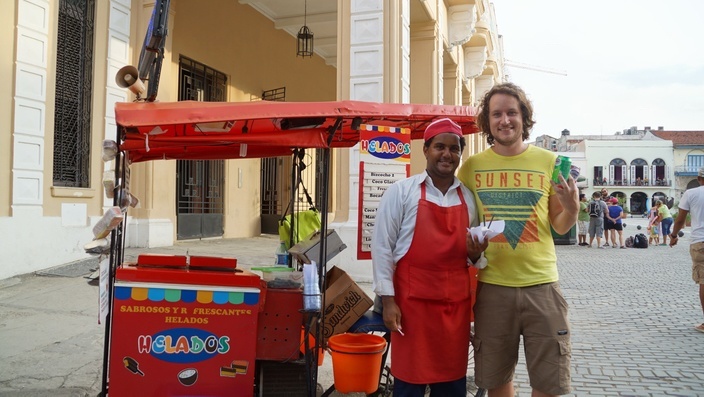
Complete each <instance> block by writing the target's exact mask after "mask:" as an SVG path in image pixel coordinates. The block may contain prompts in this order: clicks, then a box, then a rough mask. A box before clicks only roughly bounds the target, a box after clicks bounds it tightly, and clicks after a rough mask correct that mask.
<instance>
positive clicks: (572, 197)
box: [550, 174, 579, 214]
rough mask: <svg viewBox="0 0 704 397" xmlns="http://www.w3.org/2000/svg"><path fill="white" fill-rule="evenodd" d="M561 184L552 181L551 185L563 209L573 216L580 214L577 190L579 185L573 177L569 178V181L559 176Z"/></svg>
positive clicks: (569, 176)
mask: <svg viewBox="0 0 704 397" xmlns="http://www.w3.org/2000/svg"><path fill="white" fill-rule="evenodd" d="M559 178H560V183H555V181H553V180H552V179H551V180H550V183H551V184H552V189H553V190H554V191H555V195H556V196H557V199H558V200H559V201H560V204H562V209H563V210H564V211H567V212H568V213H571V214H578V213H579V189H577V184H576V183H575V181H574V178H572V176H571V175H568V176H567V179H565V177H563V176H562V174H560V175H559Z"/></svg>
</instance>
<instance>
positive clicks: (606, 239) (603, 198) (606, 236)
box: [601, 188, 611, 247]
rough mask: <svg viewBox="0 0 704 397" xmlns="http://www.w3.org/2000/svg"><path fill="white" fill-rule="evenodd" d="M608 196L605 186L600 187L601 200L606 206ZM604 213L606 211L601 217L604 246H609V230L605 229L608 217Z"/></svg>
mask: <svg viewBox="0 0 704 397" xmlns="http://www.w3.org/2000/svg"><path fill="white" fill-rule="evenodd" d="M610 198H611V196H609V191H608V190H606V188H602V189H601V202H602V203H604V205H605V206H608V204H609V199H610ZM606 213H607V211H604V216H603V218H604V223H603V224H604V230H605V233H604V247H608V246H609V231H608V229H606V225H607V224H608V222H609V219H608V218H607V217H606Z"/></svg>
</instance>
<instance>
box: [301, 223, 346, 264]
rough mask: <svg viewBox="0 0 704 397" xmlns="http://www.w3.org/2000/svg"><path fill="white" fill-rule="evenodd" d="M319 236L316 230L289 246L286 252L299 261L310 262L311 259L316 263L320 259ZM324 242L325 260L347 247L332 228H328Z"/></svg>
mask: <svg viewBox="0 0 704 397" xmlns="http://www.w3.org/2000/svg"><path fill="white" fill-rule="evenodd" d="M320 236H321V233H320V231H317V232H315V233H313V234H312V235H311V236H310V237H308V238H307V239H305V240H303V241H300V242H299V243H298V244H296V245H294V246H293V247H291V248H290V249H289V250H288V252H289V253H290V254H291V255H293V257H294V258H296V259H297V260H298V261H299V262H301V263H311V261H315V262H316V263H317V262H319V261H320ZM325 243H326V244H327V246H326V247H327V250H326V251H327V260H330V259H331V258H334V257H335V255H337V254H339V253H340V252H342V250H344V249H345V248H347V246H346V245H345V244H344V243H343V242H342V240H341V239H340V236H338V235H337V232H336V231H334V230H332V229H328V235H327V239H326V241H325Z"/></svg>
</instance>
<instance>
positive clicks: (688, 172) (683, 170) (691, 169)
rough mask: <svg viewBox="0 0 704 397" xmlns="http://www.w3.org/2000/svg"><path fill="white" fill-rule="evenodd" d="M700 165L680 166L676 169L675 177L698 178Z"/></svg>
mask: <svg viewBox="0 0 704 397" xmlns="http://www.w3.org/2000/svg"><path fill="white" fill-rule="evenodd" d="M700 168H702V166H700V165H678V166H677V167H675V176H697V173H698V172H699V169H700Z"/></svg>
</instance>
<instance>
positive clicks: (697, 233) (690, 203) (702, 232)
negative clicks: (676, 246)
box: [678, 186, 704, 244]
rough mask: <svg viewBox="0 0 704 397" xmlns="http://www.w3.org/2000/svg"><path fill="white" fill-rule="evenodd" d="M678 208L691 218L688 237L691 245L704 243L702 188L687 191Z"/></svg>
mask: <svg viewBox="0 0 704 397" xmlns="http://www.w3.org/2000/svg"><path fill="white" fill-rule="evenodd" d="M678 207H679V208H681V209H683V210H685V211H689V214H690V216H691V217H692V235H691V236H690V237H689V241H690V243H691V244H694V243H701V242H703V241H704V186H699V187H697V188H694V189H689V190H687V191H685V192H684V194H683V195H682V198H681V199H680V202H679V205H678Z"/></svg>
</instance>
